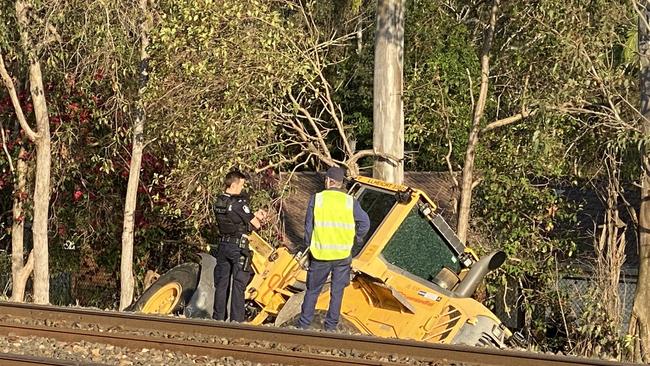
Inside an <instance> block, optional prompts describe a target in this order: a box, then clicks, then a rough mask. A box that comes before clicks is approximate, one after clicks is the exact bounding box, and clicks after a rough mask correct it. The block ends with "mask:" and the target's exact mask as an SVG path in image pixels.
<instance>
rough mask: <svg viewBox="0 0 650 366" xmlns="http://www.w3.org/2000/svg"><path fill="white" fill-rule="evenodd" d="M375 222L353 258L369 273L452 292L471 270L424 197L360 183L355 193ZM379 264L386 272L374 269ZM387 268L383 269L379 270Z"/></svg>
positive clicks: (379, 184) (392, 187)
mask: <svg viewBox="0 0 650 366" xmlns="http://www.w3.org/2000/svg"><path fill="white" fill-rule="evenodd" d="M350 194H352V195H354V196H355V198H356V199H357V200H358V201H359V203H360V205H361V207H362V208H363V209H364V210H365V211H366V212H367V213H368V216H369V218H370V231H369V232H368V235H367V236H366V240H365V241H364V242H363V243H355V246H354V247H353V250H352V255H353V257H355V259H358V264H359V266H360V267H365V270H364V272H366V271H368V272H375V273H374V274H371V275H375V276H377V277H379V278H381V276H382V275H381V273H380V272H382V271H383V270H385V269H386V268H388V269H389V270H391V271H393V272H401V273H404V274H405V275H408V276H409V277H412V276H414V277H417V278H419V279H421V280H425V281H427V282H433V283H435V284H438V285H440V286H441V287H443V288H450V287H453V285H454V284H455V283H457V281H458V274H460V272H461V270H462V269H463V268H464V267H466V266H467V265H468V263H467V260H468V258H467V253H465V246H464V245H463V244H462V243H461V242H460V240H458V238H457V237H456V235H455V233H454V232H453V230H452V229H451V228H450V227H449V226H448V225H447V223H446V222H445V221H444V219H443V218H442V217H441V216H440V215H437V214H435V208H436V207H435V204H434V203H433V202H431V201H430V200H429V199H428V198H427V197H426V196H425V195H424V193H422V192H420V191H418V190H410V189H409V188H407V187H404V186H400V185H392V184H389V183H385V182H381V181H377V180H374V179H370V178H364V177H362V178H357V180H356V183H355V184H354V186H353V187H352V188H351V189H350ZM377 258H378V259H380V261H381V262H383V263H384V265H383V266H377V265H376V264H375V265H373V264H371V262H373V261H374V262H376V259H377ZM379 267H383V268H379Z"/></svg>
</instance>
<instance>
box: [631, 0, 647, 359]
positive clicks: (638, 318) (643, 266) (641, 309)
mask: <svg viewBox="0 0 650 366" xmlns="http://www.w3.org/2000/svg"><path fill="white" fill-rule="evenodd" d="M640 5H641V6H642V7H643V17H644V18H645V19H643V18H640V19H639V54H640V57H639V60H640V64H641V65H640V67H641V70H640V71H641V72H640V74H641V75H640V76H641V81H640V89H641V90H640V92H641V114H642V115H643V117H644V118H643V122H642V123H643V132H644V134H645V136H646V138H647V137H648V136H650V29H648V22H649V21H650V9H649V8H648V6H647V4H646V3H645V2H641V4H640ZM641 159H642V161H641V164H642V173H641V204H640V207H639V277H638V279H637V285H636V294H635V296H634V306H633V308H632V320H631V321H630V328H631V329H632V330H633V331H634V330H636V333H637V334H638V335H639V338H640V341H639V344H638V347H637V348H636V349H637V352H636V355H635V358H636V361H643V362H650V147H649V146H648V145H647V143H646V144H644V147H643V154H642V157H641Z"/></svg>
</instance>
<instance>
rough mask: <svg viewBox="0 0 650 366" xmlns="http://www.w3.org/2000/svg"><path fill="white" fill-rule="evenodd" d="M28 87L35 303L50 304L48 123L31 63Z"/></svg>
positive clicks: (37, 70)
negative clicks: (32, 122) (33, 134)
mask: <svg viewBox="0 0 650 366" xmlns="http://www.w3.org/2000/svg"><path fill="white" fill-rule="evenodd" d="M29 84H30V88H29V89H30V91H31V94H32V101H33V103H34V114H35V116H36V130H37V131H38V135H39V137H38V139H37V140H36V184H35V188H34V226H33V228H32V237H33V238H34V303H36V304H48V303H49V302H50V267H49V249H48V237H47V231H48V230H47V229H48V222H47V220H48V218H49V209H50V166H51V164H52V155H51V153H50V143H51V140H50V120H49V118H48V116H47V104H46V101H45V94H44V89H43V79H42V75H41V65H40V63H39V62H38V61H34V62H32V63H31V65H30V66H29Z"/></svg>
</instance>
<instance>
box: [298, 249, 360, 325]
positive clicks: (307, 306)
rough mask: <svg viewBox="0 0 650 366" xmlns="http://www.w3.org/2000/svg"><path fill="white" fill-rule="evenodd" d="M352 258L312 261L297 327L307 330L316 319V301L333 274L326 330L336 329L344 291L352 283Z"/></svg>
mask: <svg viewBox="0 0 650 366" xmlns="http://www.w3.org/2000/svg"><path fill="white" fill-rule="evenodd" d="M351 263H352V259H351V258H350V257H348V258H345V259H339V260H333V261H320V260H317V259H313V258H312V259H311V262H310V264H309V271H308V272H307V290H306V291H305V299H304V300H303V303H302V310H301V312H300V319H299V320H298V324H297V326H298V327H299V328H307V327H309V325H310V324H311V321H312V319H314V309H315V307H316V301H317V300H318V296H319V295H320V293H321V291H322V289H323V285H324V284H325V282H326V281H327V277H328V276H329V275H330V274H332V282H331V286H330V304H329V308H328V309H327V315H326V316H325V324H324V328H325V330H334V329H336V326H337V324H338V323H339V317H340V315H341V302H342V301H343V290H345V287H346V286H347V285H348V284H349V283H350V264H351Z"/></svg>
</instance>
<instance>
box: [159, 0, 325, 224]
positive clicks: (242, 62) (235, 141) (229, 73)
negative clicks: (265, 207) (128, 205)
mask: <svg viewBox="0 0 650 366" xmlns="http://www.w3.org/2000/svg"><path fill="white" fill-rule="evenodd" d="M160 11H161V19H160V24H159V25H158V26H157V27H156V28H155V30H154V32H153V35H152V47H151V50H150V53H151V73H150V75H151V79H150V84H149V87H148V89H147V92H146V97H147V101H148V106H147V111H148V118H149V121H150V123H151V126H152V127H153V134H154V135H156V136H158V139H159V140H158V141H157V143H158V144H159V146H160V147H161V149H162V151H163V153H162V154H163V155H162V158H163V159H164V160H165V161H170V163H171V164H172V170H171V172H170V174H169V175H167V176H165V177H162V179H163V181H164V182H165V185H166V194H167V197H168V199H169V203H170V204H169V206H168V207H167V213H168V214H170V215H172V216H176V217H183V218H184V219H189V222H190V223H191V224H192V225H194V227H195V228H196V229H199V227H200V226H201V225H203V224H204V223H205V222H206V220H207V219H208V217H209V214H210V211H209V207H210V204H211V200H212V199H213V197H214V196H215V194H216V193H218V192H220V191H221V190H222V189H223V187H222V183H221V179H222V177H223V176H224V174H225V173H226V172H227V171H228V170H230V169H231V168H232V167H234V166H238V167H240V168H241V169H245V170H249V171H250V170H252V169H254V168H256V167H258V166H259V165H260V163H261V162H263V161H264V160H265V159H266V157H267V156H268V152H269V149H270V144H269V142H270V141H272V140H273V139H274V135H275V127H274V126H273V124H272V123H271V122H273V121H272V120H271V119H270V116H269V113H268V111H270V110H273V109H276V108H280V107H281V106H283V105H285V106H286V105H287V101H286V100H285V93H286V91H287V90H289V89H290V88H293V87H294V86H295V85H297V82H298V81H299V80H301V78H302V77H306V78H309V76H308V75H309V74H310V73H311V72H312V70H313V68H312V65H310V64H309V63H306V62H305V61H304V56H303V55H302V54H301V52H304V50H305V49H306V48H307V45H306V40H307V39H308V35H307V34H305V33H304V30H303V28H301V27H300V26H299V24H297V23H295V21H296V20H300V19H301V18H300V17H298V16H296V17H295V18H296V19H294V17H293V16H291V15H290V14H291V12H292V8H291V6H290V5H283V6H282V5H278V4H277V3H276V2H273V1H251V2H241V1H233V0H230V1H223V2H213V1H202V2H195V1H168V2H162V3H160ZM286 14H289V16H287V15H286ZM303 45H304V46H303ZM179 106H183V107H182V108H179ZM289 106H290V104H289V105H288V106H287V107H286V108H287V109H292V108H289ZM188 122H189V123H188ZM153 199H154V201H155V200H158V199H160V197H154V198H153Z"/></svg>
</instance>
